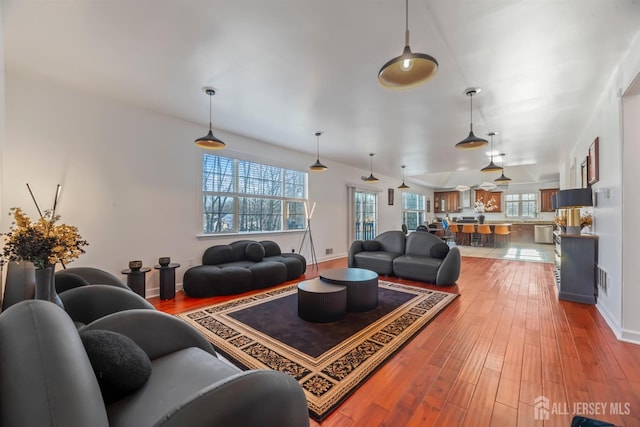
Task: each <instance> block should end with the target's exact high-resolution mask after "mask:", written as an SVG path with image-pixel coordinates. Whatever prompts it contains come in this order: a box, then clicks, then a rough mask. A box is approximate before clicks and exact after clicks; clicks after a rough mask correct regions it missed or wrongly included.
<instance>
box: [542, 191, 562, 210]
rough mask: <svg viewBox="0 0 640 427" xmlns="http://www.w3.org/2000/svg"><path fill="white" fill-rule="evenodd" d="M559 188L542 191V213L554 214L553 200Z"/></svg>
mask: <svg viewBox="0 0 640 427" xmlns="http://www.w3.org/2000/svg"><path fill="white" fill-rule="evenodd" d="M558 190H559V189H558V188H545V189H541V190H540V212H553V211H554V210H555V209H553V203H552V201H551V199H552V198H553V196H554V195H555V194H556V193H557V192H558Z"/></svg>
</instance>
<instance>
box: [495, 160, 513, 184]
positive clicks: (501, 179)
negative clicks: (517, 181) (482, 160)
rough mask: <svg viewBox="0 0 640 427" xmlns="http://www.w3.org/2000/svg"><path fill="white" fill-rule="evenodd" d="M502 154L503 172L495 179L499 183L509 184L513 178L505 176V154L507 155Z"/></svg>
mask: <svg viewBox="0 0 640 427" xmlns="http://www.w3.org/2000/svg"><path fill="white" fill-rule="evenodd" d="M500 156H502V174H501V175H500V176H499V177H497V178H496V179H494V180H493V181H494V182H497V183H498V184H507V183H509V181H511V178H508V177H506V176H504V156H506V154H504V153H500Z"/></svg>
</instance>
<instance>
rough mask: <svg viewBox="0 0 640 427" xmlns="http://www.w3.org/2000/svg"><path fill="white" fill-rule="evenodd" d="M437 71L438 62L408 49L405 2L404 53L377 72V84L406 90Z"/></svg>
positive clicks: (427, 78) (407, 11)
mask: <svg viewBox="0 0 640 427" xmlns="http://www.w3.org/2000/svg"><path fill="white" fill-rule="evenodd" d="M437 71H438V61H436V59H435V58H434V57H433V56H430V55H427V54H425V53H413V52H411V48H410V47H409V0H406V1H405V33H404V51H403V52H402V55H400V56H396V57H395V58H393V59H391V60H389V61H388V62H387V63H386V64H384V65H383V66H382V68H380V71H378V82H380V84H381V85H382V86H384V87H386V88H389V89H408V88H412V87H415V86H418V85H421V84H422V83H424V82H426V81H427V80H429V79H431V78H432V77H433V76H435V75H436V72H437Z"/></svg>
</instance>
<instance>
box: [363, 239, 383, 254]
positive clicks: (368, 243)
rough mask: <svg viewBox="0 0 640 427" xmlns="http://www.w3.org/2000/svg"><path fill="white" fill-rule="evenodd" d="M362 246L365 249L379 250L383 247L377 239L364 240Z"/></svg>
mask: <svg viewBox="0 0 640 427" xmlns="http://www.w3.org/2000/svg"><path fill="white" fill-rule="evenodd" d="M362 248H363V249H364V250H365V251H379V250H380V249H381V248H382V245H381V244H380V242H378V241H377V240H363V241H362Z"/></svg>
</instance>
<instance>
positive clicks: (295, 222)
mask: <svg viewBox="0 0 640 427" xmlns="http://www.w3.org/2000/svg"><path fill="white" fill-rule="evenodd" d="M286 206H287V211H286V213H285V219H286V222H285V223H286V226H285V229H287V230H299V229H303V228H305V216H304V202H286Z"/></svg>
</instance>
